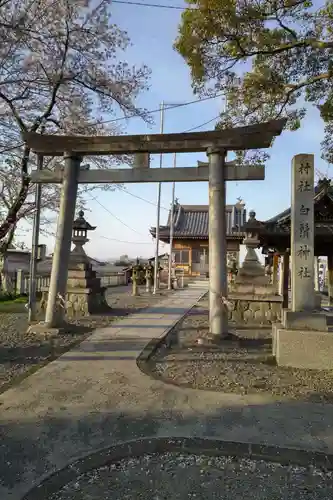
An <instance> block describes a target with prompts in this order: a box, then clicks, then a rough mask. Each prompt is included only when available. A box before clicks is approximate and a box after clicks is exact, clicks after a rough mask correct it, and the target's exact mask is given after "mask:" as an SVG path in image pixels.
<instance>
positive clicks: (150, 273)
mask: <svg viewBox="0 0 333 500" xmlns="http://www.w3.org/2000/svg"><path fill="white" fill-rule="evenodd" d="M153 277H154V266H153V265H152V264H151V262H148V264H147V265H146V266H145V278H146V292H147V293H151V291H152V285H153Z"/></svg>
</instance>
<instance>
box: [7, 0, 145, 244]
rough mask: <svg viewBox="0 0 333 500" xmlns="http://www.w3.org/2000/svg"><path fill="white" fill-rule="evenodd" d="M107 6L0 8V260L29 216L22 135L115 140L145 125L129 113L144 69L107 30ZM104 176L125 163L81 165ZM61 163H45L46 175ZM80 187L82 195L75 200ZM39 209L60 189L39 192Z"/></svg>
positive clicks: (85, 2) (65, 1)
mask: <svg viewBox="0 0 333 500" xmlns="http://www.w3.org/2000/svg"><path fill="white" fill-rule="evenodd" d="M111 4H112V1H111V0H97V1H95V0H56V1H54V0H0V36H1V44H0V253H4V252H5V251H6V248H8V245H9V244H10V243H11V241H12V240H13V237H14V233H15V230H16V228H17V225H18V224H19V222H20V221H21V220H22V219H24V220H28V221H29V219H31V218H32V217H33V215H34V204H33V197H32V195H33V189H34V187H33V186H32V184H31V182H30V172H31V168H34V167H35V166H36V161H37V158H36V157H35V155H33V154H32V152H31V151H30V149H29V148H28V147H27V146H26V145H25V144H24V143H23V142H22V133H24V132H28V131H33V132H39V133H41V132H42V131H43V130H44V131H45V133H47V134H55V133H56V134H78V135H80V134H82V135H95V134H98V135H104V134H119V133H120V131H121V129H120V127H119V126H118V125H117V123H116V124H115V123H104V122H105V120H107V119H110V118H111V119H112V118H113V117H115V116H116V115H117V116H118V112H119V111H120V112H121V113H122V114H123V116H133V115H135V116H140V117H142V118H143V119H148V115H147V114H146V112H145V110H143V109H140V108H139V107H138V106H137V105H136V100H137V97H138V96H139V95H140V93H141V92H142V91H145V90H146V89H147V88H148V87H147V84H148V79H149V70H148V69H147V67H146V66H142V67H131V66H129V65H128V63H127V62H126V60H123V59H122V58H123V54H124V52H125V51H126V49H127V47H128V46H129V44H130V40H129V37H128V35H127V33H126V32H124V31H122V30H121V29H120V28H119V27H117V26H116V25H115V24H114V23H113V19H112V14H111ZM87 161H89V163H91V164H92V166H94V164H95V166H98V167H99V168H111V167H113V166H115V165H117V164H118V163H119V162H120V161H121V162H124V161H129V158H124V157H121V158H120V157H108V158H103V157H100V158H88V159H87ZM58 167H61V161H60V160H59V158H58V159H54V158H45V168H47V169H54V168H58ZM83 189H84V188H83V187H81V191H80V193H81V200H82V193H83ZM42 200H43V201H42V209H43V211H44V214H47V215H48V216H50V214H51V215H52V212H54V210H55V209H56V207H57V206H58V200H59V188H58V187H57V186H54V185H53V186H52V185H48V186H43V197H42Z"/></svg>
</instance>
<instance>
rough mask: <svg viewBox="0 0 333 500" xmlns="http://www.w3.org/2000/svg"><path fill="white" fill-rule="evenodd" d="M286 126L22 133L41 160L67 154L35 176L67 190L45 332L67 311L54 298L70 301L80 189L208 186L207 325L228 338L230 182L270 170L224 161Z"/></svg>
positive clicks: (63, 194)
mask: <svg viewBox="0 0 333 500" xmlns="http://www.w3.org/2000/svg"><path fill="white" fill-rule="evenodd" d="M285 122H286V120H285V119H280V120H273V121H270V122H266V123H262V124H258V125H251V126H246V127H238V128H234V129H226V130H221V131H209V132H190V133H176V134H152V135H128V136H111V137H108V136H98V137H87V136H56V135H41V134H37V133H32V132H29V133H26V134H24V140H25V142H26V144H27V146H28V147H29V148H30V149H31V150H32V151H33V152H34V153H36V154H38V155H43V156H63V157H64V160H65V165H64V168H63V169H59V170H56V171H47V170H44V171H34V172H32V175H31V180H32V182H34V183H57V184H62V191H61V201H60V209H59V217H58V226H57V235H56V244H55V249H54V256H53V262H52V273H51V281H50V288H49V295H48V303H47V310H46V315H45V323H44V327H45V328H46V329H49V328H58V327H61V325H62V323H63V320H64V311H63V310H61V309H59V308H57V298H58V297H59V296H62V297H65V295H66V287H67V277H68V265H69V257H70V249H71V233H72V224H73V220H74V215H75V205H76V197H77V190H78V184H79V183H84V184H86V183H87V184H89V183H93V184H97V183H141V182H195V181H208V182H209V276H210V280H209V322H210V333H211V335H212V336H214V337H220V338H223V337H225V336H226V335H227V334H228V316H227V311H226V306H225V304H224V303H223V299H224V298H225V299H226V298H227V294H228V290H227V287H228V285H227V270H226V253H227V245H226V222H225V204H226V194H225V181H232V180H264V178H265V167H264V166H261V165H256V166H248V165H247V166H239V165H236V164H235V163H233V162H229V163H227V162H226V161H225V159H226V155H227V152H228V151H237V150H248V149H261V148H268V147H270V146H271V143H272V140H273V138H274V137H275V136H277V135H280V134H281V132H282V129H283V127H284V125H285ZM204 151H205V152H206V153H207V156H208V158H209V163H208V164H207V163H206V164H203V163H201V162H200V165H198V166H197V167H190V168H162V169H159V168H156V169H155V168H154V169H152V168H149V155H150V154H156V153H185V152H186V153H189V152H190V153H196V152H204ZM115 154H134V155H136V160H137V162H136V168H133V169H111V170H84V169H80V163H81V161H82V158H83V157H84V156H93V155H115Z"/></svg>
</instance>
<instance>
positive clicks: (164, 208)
mask: <svg viewBox="0 0 333 500" xmlns="http://www.w3.org/2000/svg"><path fill="white" fill-rule="evenodd" d="M118 187H119V189H121V190H122V191H123V192H124V193H127V194H129V195H130V196H133V198H137V199H138V200H141V201H145V202H146V203H149V205H153V206H154V207H156V206H157V203H155V202H154V201H150V200H147V199H146V198H142V197H141V196H138V195H137V194H134V193H131V192H130V191H127V189H126V188H123V187H122V186H118ZM161 208H163V210H168V211H169V209H168V208H166V207H162V206H161Z"/></svg>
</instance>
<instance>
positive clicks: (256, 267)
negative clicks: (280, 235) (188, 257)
mask: <svg viewBox="0 0 333 500" xmlns="http://www.w3.org/2000/svg"><path fill="white" fill-rule="evenodd" d="M262 230H263V226H262V223H261V222H260V221H258V220H257V219H256V214H255V212H254V211H251V212H250V214H249V220H248V222H247V223H246V224H245V226H244V227H243V231H244V232H245V238H244V241H243V244H244V245H245V246H246V256H245V259H244V262H243V264H242V266H241V267H240V269H239V271H238V273H237V276H236V278H235V280H234V283H232V284H230V293H229V300H230V303H231V311H230V312H229V317H230V319H232V320H233V321H235V322H236V323H237V324H238V325H239V326H241V325H242V324H247V325H254V326H255V325H268V324H271V323H272V322H274V321H279V320H280V318H281V309H282V297H281V296H279V295H277V293H276V290H275V288H274V287H273V286H272V285H271V284H270V277H269V276H267V275H266V273H265V267H264V266H263V265H262V264H261V263H260V262H259V259H258V255H257V252H256V249H257V248H259V247H260V233H261V231H262Z"/></svg>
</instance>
